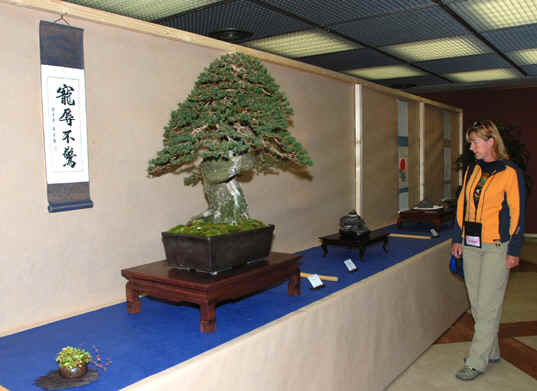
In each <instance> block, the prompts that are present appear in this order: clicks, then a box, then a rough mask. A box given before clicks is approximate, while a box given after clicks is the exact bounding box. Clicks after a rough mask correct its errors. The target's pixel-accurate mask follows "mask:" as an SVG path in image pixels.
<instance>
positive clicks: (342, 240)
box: [319, 232, 389, 261]
mask: <svg viewBox="0 0 537 391" xmlns="http://www.w3.org/2000/svg"><path fill="white" fill-rule="evenodd" d="M388 235H389V233H387V232H370V233H369V234H368V235H364V236H361V237H358V238H356V239H352V238H347V237H344V236H341V235H340V234H339V233H337V234H332V235H328V236H322V237H320V238H319V239H321V248H322V249H323V257H326V254H328V248H327V246H328V245H331V246H339V247H347V248H358V249H360V261H361V260H362V258H363V257H364V254H365V249H366V247H367V246H370V245H372V244H374V243H377V242H382V248H383V249H384V252H388V250H387V249H386V245H387V244H388Z"/></svg>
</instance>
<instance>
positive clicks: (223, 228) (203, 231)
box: [168, 219, 266, 236]
mask: <svg viewBox="0 0 537 391" xmlns="http://www.w3.org/2000/svg"><path fill="white" fill-rule="evenodd" d="M262 227H266V224H265V223H263V222H261V221H259V220H256V219H244V220H239V222H238V224H226V223H208V222H206V221H202V220H192V221H191V222H190V223H189V224H188V225H177V226H175V227H173V228H170V229H169V230H168V232H169V233H173V234H188V235H198V236H217V235H225V234H230V233H234V232H241V231H249V230H252V229H257V228H262Z"/></svg>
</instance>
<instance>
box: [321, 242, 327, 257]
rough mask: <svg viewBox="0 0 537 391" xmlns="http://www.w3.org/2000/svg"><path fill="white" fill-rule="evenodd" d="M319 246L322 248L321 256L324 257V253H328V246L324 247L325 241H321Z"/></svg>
mask: <svg viewBox="0 0 537 391" xmlns="http://www.w3.org/2000/svg"><path fill="white" fill-rule="evenodd" d="M321 248H322V249H323V258H324V257H326V254H328V248H327V247H326V243H325V242H322V243H321Z"/></svg>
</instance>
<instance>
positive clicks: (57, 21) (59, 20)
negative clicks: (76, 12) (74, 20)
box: [54, 14, 71, 26]
mask: <svg viewBox="0 0 537 391" xmlns="http://www.w3.org/2000/svg"><path fill="white" fill-rule="evenodd" d="M62 21H63V22H65V24H67V25H68V26H70V25H71V23H69V22H68V21H67V19H65V14H61V15H60V17H59V18H58V19H56V20H55V21H54V23H59V22H62Z"/></svg>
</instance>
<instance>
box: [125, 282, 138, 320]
mask: <svg viewBox="0 0 537 391" xmlns="http://www.w3.org/2000/svg"><path fill="white" fill-rule="evenodd" d="M125 290H126V292H127V312H128V313H129V314H137V313H138V312H140V311H141V310H142V303H141V302H140V297H139V292H138V291H137V290H136V289H134V288H133V283H132V282H130V281H129V282H127V285H126V286H125Z"/></svg>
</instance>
